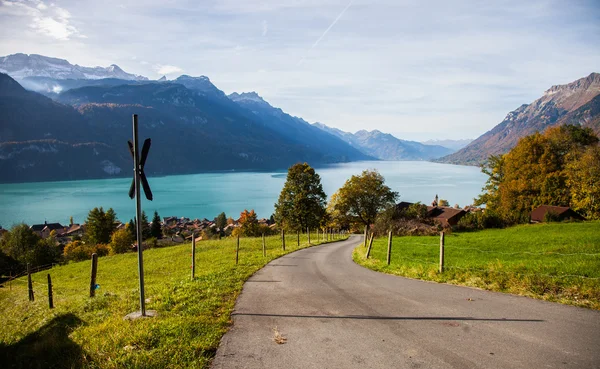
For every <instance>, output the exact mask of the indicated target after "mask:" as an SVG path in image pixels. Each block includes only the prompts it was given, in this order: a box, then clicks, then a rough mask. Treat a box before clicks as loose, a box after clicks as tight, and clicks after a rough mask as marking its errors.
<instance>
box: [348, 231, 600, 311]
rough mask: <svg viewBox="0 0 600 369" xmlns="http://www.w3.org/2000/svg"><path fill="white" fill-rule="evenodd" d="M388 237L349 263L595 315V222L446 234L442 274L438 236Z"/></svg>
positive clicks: (599, 281) (599, 294)
mask: <svg viewBox="0 0 600 369" xmlns="http://www.w3.org/2000/svg"><path fill="white" fill-rule="evenodd" d="M387 242H388V240H387V237H385V238H378V239H375V240H374V241H373V246H372V251H371V257H370V258H369V259H368V260H367V259H365V253H366V252H365V251H366V249H365V248H364V247H362V246H361V247H358V248H356V249H355V250H354V255H353V257H354V260H355V261H356V262H357V263H359V264H360V265H363V266H365V267H368V268H370V269H373V270H377V271H381V272H384V273H390V274H396V275H401V276H405V277H411V278H418V279H424V280H430V281H436V282H445V283H452V284H459V285H466V286H473V287H479V288H483V289H487V290H493V291H502V292H509V293H514V294H519V295H525V296H530V297H535V298H540V299H544V300H550V301H558V302H561V303H566V304H572V305H578V306H585V307H589V308H592V309H598V310H600V222H598V221H595V222H584V223H551V224H538V225H522V226H516V227H512V228H508V229H495V230H485V231H480V232H465V233H454V234H450V235H446V237H445V253H444V254H445V263H444V264H445V270H444V272H443V273H439V272H438V268H439V250H440V237H439V236H436V237H394V238H393V240H392V256H391V263H390V265H389V266H388V265H387V262H386V260H387Z"/></svg>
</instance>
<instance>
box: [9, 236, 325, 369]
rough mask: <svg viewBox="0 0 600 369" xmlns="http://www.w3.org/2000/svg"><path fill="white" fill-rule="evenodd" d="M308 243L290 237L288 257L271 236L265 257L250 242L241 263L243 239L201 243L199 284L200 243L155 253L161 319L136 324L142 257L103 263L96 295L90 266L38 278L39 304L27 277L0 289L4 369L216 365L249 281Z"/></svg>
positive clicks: (149, 266) (147, 258)
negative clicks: (29, 291)
mask: <svg viewBox="0 0 600 369" xmlns="http://www.w3.org/2000/svg"><path fill="white" fill-rule="evenodd" d="M315 239H316V234H312V236H311V241H312V242H311V243H312V244H313V245H314V244H317V242H316V241H315ZM308 246H309V245H308V243H307V238H306V235H302V237H301V245H300V247H298V246H297V240H296V235H295V234H294V235H289V236H287V237H286V251H285V252H284V251H282V249H281V240H280V237H278V236H273V237H267V256H266V257H263V253H262V241H261V239H260V238H256V239H254V238H243V239H241V240H240V254H239V265H235V249H236V240H235V239H225V240H221V241H203V242H198V243H197V248H196V279H195V280H193V281H192V280H191V245H190V244H187V245H181V246H173V247H167V248H162V249H151V250H146V251H144V272H145V282H146V285H145V290H146V301H147V304H146V309H152V310H157V311H158V314H159V315H158V316H157V317H154V318H146V319H138V320H135V321H128V320H124V319H123V318H124V317H125V315H127V314H128V313H131V312H134V311H137V310H139V289H138V269H137V254H136V253H129V254H124V255H116V256H109V257H102V258H99V261H98V275H97V284H99V285H100V288H99V289H98V290H97V291H96V297H94V298H90V297H89V285H90V265H91V263H90V262H89V261H88V262H80V263H72V264H68V265H65V266H58V267H54V268H52V269H50V270H48V271H43V272H40V273H37V274H34V275H33V281H34V291H35V302H29V301H28V298H27V296H28V295H27V283H26V278H20V279H19V280H15V281H13V282H12V284H11V285H10V286H9V285H6V286H5V287H4V288H1V289H0V316H2V329H1V330H0V362H2V363H3V365H2V367H3V368H6V367H16V368H19V367H27V368H29V367H36V368H37V367H39V368H51V367H60V368H80V367H84V368H207V367H208V365H209V364H210V361H211V359H212V358H213V356H214V354H215V351H216V349H217V347H218V345H219V341H220V339H221V337H222V336H223V334H224V333H225V332H226V331H227V329H228V328H229V326H230V324H231V318H230V314H231V312H232V310H233V307H234V304H235V300H236V298H237V296H238V294H239V293H240V292H241V290H242V286H243V284H244V281H246V280H247V279H248V278H249V277H250V276H251V275H252V274H253V273H254V272H256V271H257V270H259V269H260V268H262V267H263V266H264V265H265V264H266V263H267V262H269V261H270V260H272V259H274V258H277V257H279V256H281V255H284V254H286V253H289V252H292V251H294V250H298V249H300V248H305V247H308ZM48 273H50V274H51V276H52V283H53V285H54V288H53V290H54V305H55V308H54V309H49V308H48V298H47V274H48ZM7 363H8V365H7V366H5V364H7Z"/></svg>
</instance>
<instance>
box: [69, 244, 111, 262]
mask: <svg viewBox="0 0 600 369" xmlns="http://www.w3.org/2000/svg"><path fill="white" fill-rule="evenodd" d="M109 252H110V247H109V246H108V245H104V244H98V245H90V244H85V243H83V242H82V241H73V242H69V243H68V244H67V245H66V246H65V249H64V250H63V256H64V258H65V259H66V260H69V261H82V260H88V259H90V258H91V257H92V254H94V253H96V254H97V255H98V256H106V255H108V254H109Z"/></svg>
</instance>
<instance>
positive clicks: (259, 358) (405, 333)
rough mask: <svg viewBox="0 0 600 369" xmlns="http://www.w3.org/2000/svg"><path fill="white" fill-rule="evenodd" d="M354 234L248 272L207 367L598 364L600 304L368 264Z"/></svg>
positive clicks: (599, 354) (562, 366)
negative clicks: (384, 270)
mask: <svg viewBox="0 0 600 369" xmlns="http://www.w3.org/2000/svg"><path fill="white" fill-rule="evenodd" d="M361 239H362V238H361V237H358V236H353V237H351V238H350V239H349V240H348V241H344V242H339V243H334V244H329V245H324V246H318V247H313V248H309V249H305V250H301V251H297V252H294V253H292V254H289V255H287V256H284V257H282V258H280V259H277V260H274V261H272V262H271V263H269V264H268V265H267V266H266V267H264V268H263V269H261V270H260V271H259V272H257V273H256V274H255V275H254V276H252V278H250V279H249V280H248V281H247V282H246V284H245V285H244V290H243V292H242V294H241V295H240V297H239V299H238V301H237V303H236V307H235V311H234V313H233V320H234V324H233V327H232V329H231V330H230V331H229V332H228V333H227V334H226V335H225V336H224V337H223V339H222V341H221V345H220V346H219V349H218V351H217V354H216V357H215V359H214V362H213V368H215V369H217V368H219V369H220V368H226V369H231V368H344V369H349V368H461V369H464V368H600V312H598V311H592V310H587V309H582V308H576V307H572V306H564V305H559V304H556V303H549V302H544V301H539V300H533V299H529V298H526V297H520V296H512V295H506V294H501V293H495V292H488V291H482V290H477V289H473V288H467V287H458V286H452V285H445V284H437V283H430V282H422V281H417V280H411V279H406V278H401V277H396V276H391V275H386V274H381V273H377V272H373V271H371V270H368V269H365V268H363V267H361V266H358V265H356V264H355V263H354V262H353V261H352V258H351V254H352V250H353V248H354V247H355V246H356V245H357V244H359V243H360V241H361ZM274 328H277V330H278V331H279V332H280V333H281V335H282V336H283V337H285V338H286V339H287V342H285V343H284V344H277V343H275V342H274V340H273V336H274V331H273V329H274Z"/></svg>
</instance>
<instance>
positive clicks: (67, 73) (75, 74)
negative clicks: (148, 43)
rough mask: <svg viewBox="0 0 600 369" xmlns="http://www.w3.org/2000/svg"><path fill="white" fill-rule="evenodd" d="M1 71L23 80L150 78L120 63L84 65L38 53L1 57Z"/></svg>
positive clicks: (143, 79)
mask: <svg viewBox="0 0 600 369" xmlns="http://www.w3.org/2000/svg"><path fill="white" fill-rule="evenodd" d="M0 72H2V73H6V74H8V75H10V76H11V77H13V78H15V79H17V80H21V79H24V78H26V77H32V76H37V77H49V78H56V79H101V78H118V79H124V80H136V81H146V80H148V78H146V77H144V76H139V75H135V74H131V73H127V72H125V71H124V70H122V69H121V68H119V66H118V65H116V64H112V65H110V66H108V67H82V66H79V65H77V64H75V65H73V64H71V63H69V62H68V61H67V60H64V59H58V58H51V57H47V56H43V55H37V54H30V55H27V54H21V53H19V54H12V55H7V56H3V57H0Z"/></svg>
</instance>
